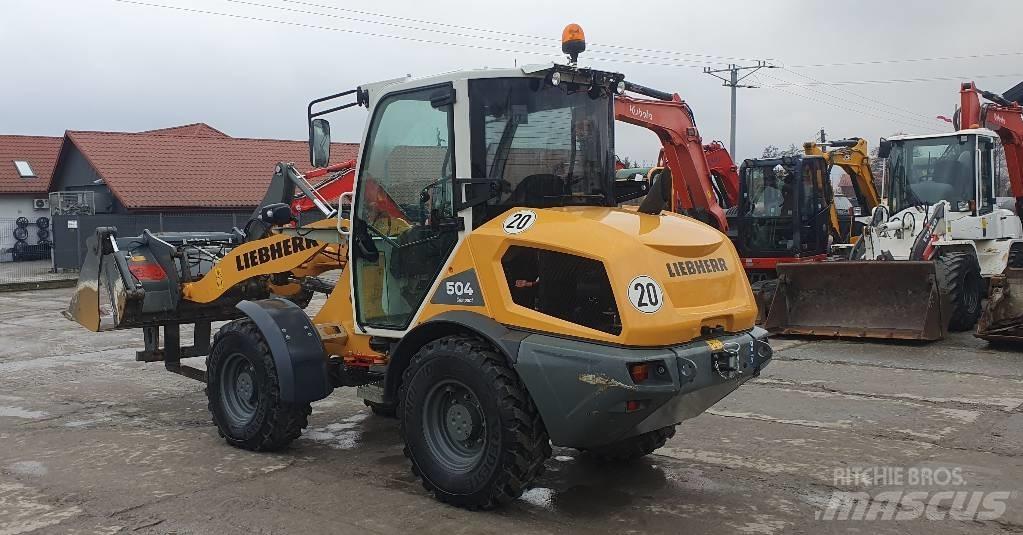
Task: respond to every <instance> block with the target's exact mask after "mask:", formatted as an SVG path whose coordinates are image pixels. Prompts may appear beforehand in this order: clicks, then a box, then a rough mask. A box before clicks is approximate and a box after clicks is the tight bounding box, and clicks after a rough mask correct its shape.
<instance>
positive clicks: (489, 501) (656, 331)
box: [67, 25, 771, 509]
mask: <svg viewBox="0 0 1023 535" xmlns="http://www.w3.org/2000/svg"><path fill="white" fill-rule="evenodd" d="M563 37H564V38H563V50H564V51H565V53H566V54H568V55H569V57H570V58H571V60H570V62H569V63H568V64H565V65H558V64H547V65H534V66H524V67H521V68H514V69H481V70H470V71H460V72H454V73H448V74H443V75H439V76H433V77H427V78H401V79H396V80H388V81H383V82H377V83H372V84H364V85H361V86H359V87H357V88H356V89H353V90H349V91H345V92H341V93H338V94H335V95H330V96H328V97H324V98H322V99H317V100H315V101H313V102H312V103H310V106H309V109H308V117H307V118H308V121H309V131H310V161H311V163H312V165H313V166H314V167H317V168H323V167H325V165H326V163H327V162H328V161H329V150H330V149H329V147H330V143H329V140H330V123H329V122H328V121H327V119H326V118H325V117H323V116H324V115H325V114H327V113H332V112H335V111H339V110H342V109H350V108H365V109H366V110H367V113H368V116H369V119H368V122H367V125H366V128H365V130H364V132H363V137H362V143H361V144H360V149H359V155H358V158H357V160H356V163H355V166H354V169H355V170H354V173H353V175H352V179H353V184H352V189H351V190H350V191H348V192H345V193H343V194H342V195H341V198H340V199H338V200H337V203H336V208H335V203H334V202H333V199H327V198H325V197H323V196H322V195H321V194H320V193H319V192H318V191H317V190H316V189H315V188H313V187H312V186H311V185H310V184H309V181H308V180H307V179H306V176H303V175H302V174H301V173H299V172H298V171H297V170H295V168H294V166H293V165H292V164H288V163H281V164H279V165H278V166H277V169H276V172H275V176H274V181H273V182H272V184H271V188H270V190H269V191H268V193H267V197H266V199H265V201H264V203H263V204H262V205H261V206H260V207H259V209H258V210H257V211H256V213H254V214H253V217H252V219H251V220H250V221H249V223H248V224H247V225H246V226H245V228H243V229H235V230H234V231H232V232H223V233H215V232H205V233H179V234H156V233H150V232H148V231H147V232H145V233H143V235H142V236H137V237H122V236H118V234H117V231H116V229H114V228H100V229H97V230H96V235H95V236H93V237H92V238H91V239H90V241H89V251H88V254H87V256H86V259H85V264H84V265H83V266H82V270H81V276H80V279H79V282H78V286H77V288H76V291H75V295H74V297H73V300H72V302H71V305H70V308H69V310H68V312H67V316H68V317H69V318H71V319H73V320H75V321H77V322H78V323H80V324H81V325H83V326H85V327H86V328H88V329H89V330H93V331H98V330H104V329H124V328H141V329H142V331H143V333H144V339H145V348H144V349H143V350H142V351H139V352H138V353H137V358H138V359H139V360H143V361H148V362H157V361H159V362H163V363H164V365H165V366H166V368H167V369H168V370H170V371H174V372H177V373H181V374H184V375H186V376H189V377H192V378H195V379H199V380H203V381H205V383H206V395H207V397H208V402H209V407H210V411H211V413H212V416H213V422H214V424H215V425H216V427H217V429H218V431H219V432H220V434H221V435H222V436H223V437H224V439H225V440H226V441H227V442H228V443H229V444H231V445H233V446H236V447H239V448H243V449H248V450H255V451H266V450H279V449H282V448H284V447H286V446H287V445H288V444H290V443H291V442H293V441H294V440H295V439H296V438H298V437H299V436H300V434H301V430H302V428H304V427H305V426H306V425H307V422H308V418H309V416H310V413H311V412H312V407H311V403H313V402H316V401H318V400H320V399H323V398H325V397H327V396H328V395H330V394H331V393H332V391H333V390H334V389H336V388H341V387H358V388H361V391H360V393H362V395H364V396H372V401H373V402H374V403H375V404H376V405H377V406H379V407H381V408H391V409H392V410H393V412H394V413H395V414H396V416H397V417H398V419H399V422H400V424H399V433H400V435H401V438H402V440H403V442H404V444H405V446H404V452H405V455H406V456H407V457H408V459H409V462H410V464H411V467H412V472H413V474H414V475H415V477H417V478H419V479H421V480H422V483H423V485H424V487H425V488H426V489H427V490H428V491H430V492H432V493H433V494H434V495H435V496H436V497H437V498H438V499H439V500H441V501H444V502H446V503H449V504H453V505H456V506H459V507H465V508H470V509H479V508H483V509H487V508H492V507H497V506H499V505H501V504H504V503H507V502H509V501H511V500H514V499H515V498H517V497H518V496H520V495H521V494H522V493H523V491H524V490H526V489H527V488H529V486H530V485H531V484H532V482H533V481H534V480H535V479H536V478H537V477H538V476H539V475H540V474H541V473H542V472H543V470H544V461H545V460H546V459H547V458H548V456H550V455H551V445H552V444H554V445H558V446H565V447H573V448H578V449H580V450H584V451H585V452H586V454H587V455H592V456H593V457H594V458H597V459H603V460H622V459H633V458H637V457H640V456H643V455H646V454H649V453H651V452H652V451H654V450H655V449H656V448H658V447H660V446H662V445H663V444H664V443H665V441H666V440H668V439H669V438H671V437H672V436H673V435H674V434H675V429H676V426H677V425H678V424H679V422H681V421H683V420H685V419H688V418H692V417H695V416H697V415H699V414H700V413H702V412H703V411H704V410H706V409H707V408H708V407H710V406H712V405H714V404H715V403H717V402H718V401H719V400H720V399H722V398H724V397H725V396H727V395H728V394H730V393H731V392H732V391H734V390H735V389H736V388H738V387H739V386H740V385H741V384H743V383H744V382H745V381H747V380H748V379H750V378H752V377H754V376H756V375H757V374H759V373H760V371H761V370H762V369H763V368H764V366H766V365H767V364H768V363H769V361H770V359H771V347H770V345H769V344H768V342H767V337H766V335H767V333H766V331H764V330H763V329H760V328H758V327H755V326H754V317H755V315H756V306H755V303H754V299H753V295H752V292H751V290H750V286H749V283H748V282H747V280H746V277H745V275H744V274H743V272H742V270H741V263H740V260H739V257H738V255H737V254H736V252H735V249H734V247H733V246H732V244H731V243H730V242H729V240H728V239H727V238H726V237H725V235H724V234H722V233H720V232H718V231H716V230H714V229H713V228H712V227H710V226H708V225H705V224H703V223H700V222H698V221H695V220H693V219H691V218H687V217H683V216H681V215H679V214H676V213H672V212H670V211H667V210H665V208H669V207H670V204H669V203H670V200H671V197H672V195H673V193H672V188H671V183H670V181H669V180H667V179H666V178H667V177H664V178H655V180H654V181H653V183H652V184H649V185H648V184H646V182H645V181H644V182H641V183H638V182H637V181H633V180H621V181H619V180H616V179H615V178H614V173H613V170H614V144H613V139H614V136H613V132H612V127H613V123H614V106H615V101H616V100H617V99H619V98H623V97H624V93H626V92H627V91H630V88H631V90H632V91H643V89H642V86H635V85H630V84H629V83H628V82H626V81H625V80H624V76H623V75H621V74H618V73H613V72H606V71H599V70H594V69H589V68H585V67H579V66H578V65H577V63H576V60H577V57H578V54H579V53H580V52H582V51H583V48H584V43H585V41H584V38H583V35H582V30H581V29H580V28H579V27H578V26H577V25H570V26H569V27H567V28H566V31H565V33H564V36H563ZM341 171H343V170H340V169H338V170H335V171H334V172H335V173H340V172H341ZM342 176H343V173H342ZM295 188H298V189H299V190H301V191H302V193H303V198H306V199H308V200H309V202H310V203H312V205H314V206H315V207H316V210H317V211H319V212H320V214H319V215H320V216H322V217H321V218H320V219H319V220H317V221H313V222H302V223H296V222H295V219H296V217H295V211H294V210H293V209H292V207H291V203H292V202H293V201H294V200H295V197H294V194H295V191H294V190H295ZM640 197H642V198H643V200H642V203H641V204H640V206H639V207H638V208H637V209H634V210H630V209H623V208H619V207H618V205H619V204H620V203H622V202H624V201H627V200H629V199H634V198H640ZM328 269H332V270H334V271H340V275H339V277H338V279H337V282H336V284H331V285H328V284H326V283H324V280H323V279H322V278H316V280H317V281H318V282H315V283H313V284H311V285H310V284H309V281H310V279H311V278H314V277H315V275H317V274H321V273H324V272H325V271H326V270H328ZM310 286H311V287H312V289H314V290H316V291H322V292H324V293H327V294H328V296H327V298H326V301H325V302H324V304H323V305H322V307H321V308H320V309H319V311H318V312H316V313H315V314H314V315H313V316H310V315H309V314H308V313H307V312H306V311H305V310H303V308H302V307H301V306H300V305H301V303H298V302H296V301H301V299H298V298H297V297H295V296H298V295H300V293H301V292H302V291H303V290H305V289H309V288H310ZM289 297H290V298H289ZM291 298H294V299H291ZM219 321H227V323H225V324H224V325H223V326H222V327H220V328H219V330H218V331H217V332H216V334H215V335H214V336H213V340H212V344H211V343H210V335H211V332H212V328H211V326H212V323H213V322H219ZM188 324H192V325H194V329H193V333H194V341H193V343H192V345H191V346H188V347H183V346H182V344H181V336H180V335H181V330H180V326H181V325H188ZM161 335H162V336H161ZM199 356H206V366H205V369H204V370H201V369H198V368H195V367H192V366H189V365H187V364H185V363H184V362H183V361H186V360H187V359H188V358H191V357H199Z"/></svg>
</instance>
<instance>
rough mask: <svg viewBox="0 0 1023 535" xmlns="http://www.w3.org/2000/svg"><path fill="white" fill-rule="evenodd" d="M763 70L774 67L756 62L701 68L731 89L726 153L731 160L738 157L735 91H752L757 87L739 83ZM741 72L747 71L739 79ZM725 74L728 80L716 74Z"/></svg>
mask: <svg viewBox="0 0 1023 535" xmlns="http://www.w3.org/2000/svg"><path fill="white" fill-rule="evenodd" d="M765 68H766V69H773V68H774V65H770V64H768V63H767V62H766V61H762V60H757V63H756V65H745V66H742V65H736V64H734V63H733V64H730V65H729V66H728V68H725V69H711V68H710V67H704V68H703V72H704V74H709V75H711V76H713V77H714V78H717V79H718V80H721V81H722V82H724V83H723V84H721V85H723V86H725V87H730V88H732V129H731V132H730V134H729V136H728V152H729V153H731V155H732V158H738V156H736V155H735V91H736V90H737V89H740V88H741V89H753V88H755V87H757V86H755V85H749V84H745V85H740V84H739V82H741V81H743V80H745V79H746V78H747V77H749V75H751V74H753V73H755V72H757V71H759V70H760V69H765ZM741 71H749V72H747V73H746V74H744V75H742V76H741V77H740V76H739V73H740V72H741ZM725 72H727V73H728V78H725V77H724V76H720V75H719V74H718V73H725Z"/></svg>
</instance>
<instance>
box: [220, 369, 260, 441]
mask: <svg viewBox="0 0 1023 535" xmlns="http://www.w3.org/2000/svg"><path fill="white" fill-rule="evenodd" d="M223 370H224V371H223V373H221V374H220V399H221V405H222V406H223V408H224V413H225V416H227V418H228V419H229V420H230V422H231V424H232V425H235V426H239V427H241V426H244V425H246V424H248V423H249V422H251V421H252V419H253V418H254V417H255V415H256V408H257V407H259V389H258V388H256V368H255V366H253V365H252V363H251V362H249V359H247V358H245V355H242V354H241V353H232V354H230V355H228V356H227V358H226V359H225V362H224V366H223Z"/></svg>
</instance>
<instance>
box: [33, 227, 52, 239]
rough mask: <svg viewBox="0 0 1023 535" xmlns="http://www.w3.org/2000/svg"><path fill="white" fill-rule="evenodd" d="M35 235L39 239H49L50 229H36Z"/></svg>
mask: <svg viewBox="0 0 1023 535" xmlns="http://www.w3.org/2000/svg"><path fill="white" fill-rule="evenodd" d="M36 236H37V237H38V238H39V240H40V241H43V240H48V239H50V231H49V230H46V229H44V228H41V229H39V230H37V231H36Z"/></svg>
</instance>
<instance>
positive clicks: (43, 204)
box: [32, 199, 50, 210]
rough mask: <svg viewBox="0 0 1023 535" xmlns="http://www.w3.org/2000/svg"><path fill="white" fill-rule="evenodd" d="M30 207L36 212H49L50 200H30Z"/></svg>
mask: <svg viewBox="0 0 1023 535" xmlns="http://www.w3.org/2000/svg"><path fill="white" fill-rule="evenodd" d="M32 207H33V208H35V209H36V210H49V209H50V199H32Z"/></svg>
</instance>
